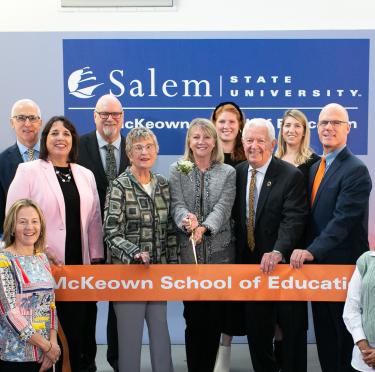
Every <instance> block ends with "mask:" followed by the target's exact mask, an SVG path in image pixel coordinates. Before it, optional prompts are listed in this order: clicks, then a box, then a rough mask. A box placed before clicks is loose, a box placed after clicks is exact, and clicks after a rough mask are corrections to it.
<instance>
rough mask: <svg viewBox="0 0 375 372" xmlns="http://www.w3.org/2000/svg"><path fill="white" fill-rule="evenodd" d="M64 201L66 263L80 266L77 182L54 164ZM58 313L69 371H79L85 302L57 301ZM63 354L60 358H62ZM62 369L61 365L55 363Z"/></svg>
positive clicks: (79, 221)
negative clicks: (65, 342) (67, 349)
mask: <svg viewBox="0 0 375 372" xmlns="http://www.w3.org/2000/svg"><path fill="white" fill-rule="evenodd" d="M55 172H56V176H57V179H58V181H59V184H60V187H61V191H62V193H63V196H64V202H65V227H66V239H65V264H66V265H82V264H83V258H82V239H81V211H80V196H79V192H78V189H77V185H76V183H75V181H74V178H73V175H72V173H71V170H70V168H69V167H55ZM56 308H57V314H58V317H59V321H60V324H61V327H62V329H63V331H64V333H65V336H66V339H67V341H68V346H69V359H70V364H71V368H72V371H80V363H81V354H82V347H83V343H84V337H85V333H84V324H85V314H86V312H87V302H69V301H67V302H62V301H57V302H56ZM62 359H63V358H62V357H61V358H60V361H62ZM56 370H57V371H61V365H60V364H58V365H56Z"/></svg>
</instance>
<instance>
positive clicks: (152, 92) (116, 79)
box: [68, 67, 212, 98]
mask: <svg viewBox="0 0 375 372" xmlns="http://www.w3.org/2000/svg"><path fill="white" fill-rule="evenodd" d="M89 69H90V67H84V68H82V69H79V70H75V71H73V72H72V73H71V74H70V76H69V78H68V89H69V94H71V95H73V96H75V97H77V98H92V97H94V95H93V91H94V89H96V88H97V87H98V86H99V85H103V84H105V87H107V89H108V90H106V89H104V91H106V92H108V93H109V94H113V95H114V96H116V97H121V96H123V95H128V96H130V97H137V98H138V97H139V98H140V97H159V96H162V97H167V98H173V97H176V96H182V97H212V94H211V84H210V81H208V80H204V79H203V80H197V79H190V80H187V79H181V80H173V79H164V78H162V77H161V76H159V75H158V71H157V69H156V68H155V67H150V68H147V70H145V71H144V72H143V73H142V74H141V76H137V77H136V78H134V77H133V76H130V77H129V76H127V75H126V74H125V70H117V69H116V70H111V71H109V72H108V81H106V82H105V83H100V84H96V85H91V86H87V84H86V85H85V84H82V83H84V82H87V81H90V80H96V77H95V76H89V77H86V75H92V74H93V73H92V71H90V70H89ZM101 93H103V89H102V92H101Z"/></svg>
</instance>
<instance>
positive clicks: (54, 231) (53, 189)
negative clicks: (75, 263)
mask: <svg viewBox="0 0 375 372" xmlns="http://www.w3.org/2000/svg"><path fill="white" fill-rule="evenodd" d="M70 167H71V170H72V173H73V177H74V181H75V183H76V185H77V189H78V192H79V197H80V204H81V205H80V210H81V236H82V250H83V252H82V258H83V263H84V264H89V263H91V261H92V260H93V259H101V258H103V252H104V250H103V234H102V220H101V215H100V204H99V196H98V192H97V189H96V183H95V178H94V175H93V173H92V172H91V171H90V170H88V169H86V168H84V167H82V166H80V165H78V164H70ZM23 198H28V199H32V200H34V201H35V202H36V203H38V205H39V206H40V208H41V209H42V211H43V213H44V217H45V219H46V225H47V232H46V233H47V245H48V249H49V250H50V251H51V252H52V253H53V254H54V255H56V257H57V259H58V260H59V261H61V262H63V263H64V261H65V239H66V226H65V202H64V196H63V193H62V191H61V188H60V185H59V181H58V180H57V177H56V174H55V170H54V168H53V165H52V163H51V162H47V161H44V160H35V161H31V162H27V163H21V164H20V165H19V166H18V168H17V172H16V175H15V176H14V179H13V182H12V183H11V185H10V187H9V190H8V195H7V203H6V210H7V211H8V209H9V208H10V206H11V205H12V204H13V203H14V202H15V201H16V200H18V199H23Z"/></svg>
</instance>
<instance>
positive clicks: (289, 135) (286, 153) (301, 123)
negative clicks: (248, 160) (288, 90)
mask: <svg viewBox="0 0 375 372" xmlns="http://www.w3.org/2000/svg"><path fill="white" fill-rule="evenodd" d="M275 156H276V157H277V158H279V159H282V160H285V161H287V162H288V163H291V164H293V165H295V166H296V167H298V168H299V169H300V170H301V171H302V173H303V174H304V175H305V179H306V183H307V177H308V172H309V169H310V167H311V165H313V164H314V163H315V162H316V161H318V160H319V159H320V157H319V156H318V155H317V154H315V152H314V151H313V150H312V148H311V147H310V127H309V124H308V121H307V118H306V115H305V114H304V113H303V112H302V111H300V110H296V109H291V110H287V111H285V113H284V116H283V119H282V122H281V128H280V131H279V137H278V143H277V149H276V152H275Z"/></svg>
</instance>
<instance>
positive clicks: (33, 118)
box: [12, 115, 40, 123]
mask: <svg viewBox="0 0 375 372" xmlns="http://www.w3.org/2000/svg"><path fill="white" fill-rule="evenodd" d="M12 118H13V119H16V120H17V122H18V123H26V120H29V122H30V123H36V122H37V121H38V120H40V117H39V116H36V115H14V116H12Z"/></svg>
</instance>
